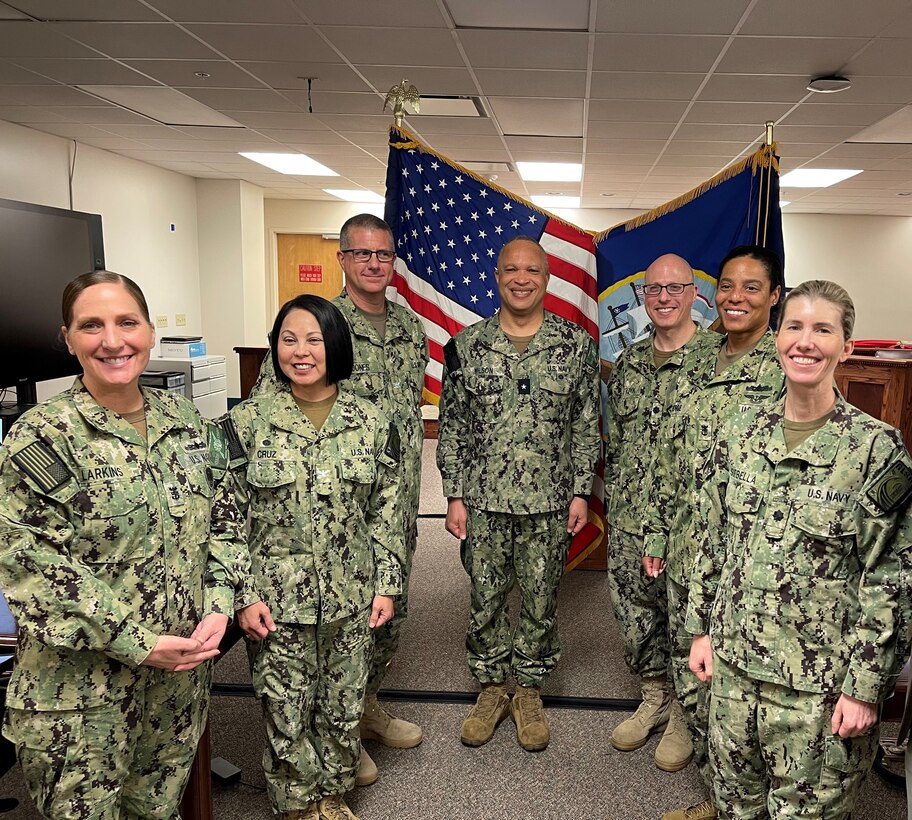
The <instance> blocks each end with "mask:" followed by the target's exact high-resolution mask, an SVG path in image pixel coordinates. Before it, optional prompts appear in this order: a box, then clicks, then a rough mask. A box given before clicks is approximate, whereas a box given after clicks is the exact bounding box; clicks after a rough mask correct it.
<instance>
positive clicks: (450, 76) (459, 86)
mask: <svg viewBox="0 0 912 820" xmlns="http://www.w3.org/2000/svg"><path fill="white" fill-rule="evenodd" d="M355 67H356V68H357V70H358V71H360V72H361V73H362V74H363V75H364V76H365V78H366V79H367V81H368V82H369V83H370V84H371V85H372V86H373V87H374V88H376V89H377V90H378V91H381V92H383V93H384V94H385V93H386V92H387V91H389V90H390V89H391V88H392V87H393V86H395V85H398V84H399V83H400V82H402V80H405V79H407V80H408V82H409V85H414V86H415V87H416V88H417V89H418V92H419V93H420V94H421V95H422V96H425V95H432V96H450V95H455V96H470V95H473V94H477V93H478V92H477V89H476V87H475V83H474V82H473V81H472V75H471V74H470V73H469V71H468V69H465V68H431V67H428V66H409V67H404V66H388V65H384V66H377V65H357V66H355ZM360 90H366V88H365V84H364V82H363V81H361V87H360Z"/></svg>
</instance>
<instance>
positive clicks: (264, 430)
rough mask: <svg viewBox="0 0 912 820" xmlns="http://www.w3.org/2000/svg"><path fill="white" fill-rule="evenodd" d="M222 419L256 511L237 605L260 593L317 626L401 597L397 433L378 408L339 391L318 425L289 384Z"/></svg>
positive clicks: (249, 508)
mask: <svg viewBox="0 0 912 820" xmlns="http://www.w3.org/2000/svg"><path fill="white" fill-rule="evenodd" d="M222 426H223V428H224V430H225V432H226V434H227V436H228V441H229V450H230V455H231V471H232V473H233V475H234V477H235V484H236V486H237V495H238V504H239V506H240V508H241V510H242V512H249V514H250V518H251V531H250V562H251V563H250V566H251V571H250V578H249V579H248V582H247V583H246V584H245V586H244V591H243V592H242V593H241V594H240V596H239V597H240V599H241V600H240V601H239V603H238V606H239V607H244V606H248V605H249V604H252V603H254V602H256V601H258V600H262V601H264V602H265V603H266V604H267V605H268V606H269V609H270V610H271V612H272V616H273V618H274V619H275V620H276V621H281V622H284V623H297V624H315V623H325V622H329V621H333V620H338V619H340V618H345V617H348V616H351V615H354V614H356V613H359V612H361V611H362V610H363V609H364V608H365V607H367V606H369V605H370V603H371V601H372V600H373V597H374V595H398V594H399V592H400V591H401V564H402V560H403V551H404V544H403V528H402V525H401V515H402V513H401V508H400V504H399V500H398V494H399V491H400V486H401V485H400V478H399V472H400V469H399V462H400V453H399V449H400V445H399V435H398V431H397V429H396V428H395V427H394V426H392V425H391V424H390V423H389V422H388V421H387V420H386V416H385V415H384V414H383V413H382V412H381V411H380V410H378V409H377V407H375V406H374V405H373V404H370V403H369V402H367V401H365V400H364V399H362V398H360V397H359V396H355V395H354V394H352V393H350V392H346V391H344V390H340V392H339V394H338V397H337V398H336V402H335V404H334V405H333V408H332V410H331V411H330V414H329V417H328V418H327V419H326V421H325V422H324V424H323V427H322V429H321V430H319V431H318V430H316V429H314V427H313V425H312V424H311V423H310V421H309V420H308V418H307V416H305V415H304V414H303V413H302V412H301V410H300V409H299V408H298V406H297V405H296V404H295V402H294V398H293V397H292V395H291V392H290V390H288V388H287V387H286V388H284V389H283V390H281V391H279V392H275V393H268V394H261V395H259V396H257V397H255V398H251V399H247V401H244V402H241V404H239V405H237V406H236V407H233V408H232V409H231V411H230V412H229V414H228V416H227V417H226V418H225V419H224V420H223V421H222Z"/></svg>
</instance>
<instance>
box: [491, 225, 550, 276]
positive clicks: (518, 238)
mask: <svg viewBox="0 0 912 820" xmlns="http://www.w3.org/2000/svg"><path fill="white" fill-rule="evenodd" d="M514 242H531V243H532V244H533V245H535V246H536V247H537V248H538V250H539V251H540V252H541V257H542V265H544V268H545V273H549V270H548V254H547V253H545V249H544V248H543V247H542V246H541V243H540V242H539V241H538V240H537V239H536V238H535V237H532V236H526V235H525V234H520V235H519V236H514V237H513V238H512V239H511V240H510V241H509V242H505V243H504V245H503V247H502V248H501V249H500V251H499V253H498V254H497V270H500V257H501V256H503V255H504V251H505V250H506V249H507V248H509V247H510V245H512V244H513V243H514Z"/></svg>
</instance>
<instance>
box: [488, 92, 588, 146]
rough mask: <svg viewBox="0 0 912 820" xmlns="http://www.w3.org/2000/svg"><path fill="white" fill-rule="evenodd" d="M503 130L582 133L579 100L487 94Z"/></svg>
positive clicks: (517, 133) (560, 134)
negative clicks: (489, 95) (490, 95)
mask: <svg viewBox="0 0 912 820" xmlns="http://www.w3.org/2000/svg"><path fill="white" fill-rule="evenodd" d="M488 102H490V104H491V107H492V108H493V109H494V115H495V116H496V118H497V121H498V122H499V123H500V127H501V129H502V131H503V132H504V134H512V135H514V136H523V135H545V136H553V137H581V136H582V135H583V102H582V100H565V99H548V100H542V99H528V98H522V97H489V98H488ZM590 116H591V114H590Z"/></svg>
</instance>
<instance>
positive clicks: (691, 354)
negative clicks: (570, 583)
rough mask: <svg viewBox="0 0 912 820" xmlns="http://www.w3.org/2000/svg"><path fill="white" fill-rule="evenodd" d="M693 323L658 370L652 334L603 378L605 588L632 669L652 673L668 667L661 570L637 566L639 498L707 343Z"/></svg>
mask: <svg viewBox="0 0 912 820" xmlns="http://www.w3.org/2000/svg"><path fill="white" fill-rule="evenodd" d="M711 338H713V337H711V336H710V334H709V333H708V332H707V331H705V330H703V329H702V328H700V327H698V328H697V330H696V332H695V333H694V335H693V336H692V337H691V339H690V340H689V341H688V342H687V344H685V345H684V346H683V347H681V348H680V349H678V350H677V351H676V352H675V353H674V355H672V356H671V358H670V359H668V361H667V362H665V363H664V364H663V365H662V367H661V368H660V369H659V370H656V367H655V359H654V355H653V337H650V338H647V339H643V340H642V341H639V342H637V343H636V344H634V345H632V346H631V347H629V348H627V349H626V350H625V351H624V352H623V353H621V355H620V356H619V358H618V360H617V363H616V364H615V366H614V368H613V369H612V371H611V375H610V377H609V379H608V384H607V401H606V403H605V487H606V495H607V496H608V497H607V498H606V505H605V506H606V510H607V512H606V521H607V523H608V527H609V540H608V590H609V594H610V596H611V604H612V607H613V609H614V616H615V618H616V619H617V621H618V624H619V625H620V627H621V633H622V635H623V637H624V660H625V661H626V663H627V667H628V669H630V671H631V672H633V673H634V674H635V675H640V676H641V677H646V678H655V677H660V676H662V675H665V674H666V672H667V668H668V658H669V651H668V614H667V611H666V609H667V604H666V592H665V576H664V575H660V576H659V577H658V578H650V577H649V576H648V575H646V573H645V572H644V571H643V567H642V564H641V559H642V557H643V499H645V498H648V497H649V496H650V492H651V485H652V482H653V481H654V462H655V459H656V454H657V451H658V447H659V431H660V428H661V427H662V425H663V424H665V422H666V421H667V419H668V414H669V408H670V407H671V406H673V405H676V403H677V402H679V400H680V396H681V395H686V393H687V392H689V391H690V390H691V389H692V384H693V379H694V372H695V371H697V372H699V363H700V362H701V360H702V358H703V356H702V355H695V353H697V354H699V353H700V351H703V350H705V349H707V348H708V347H709V345H710V339H711Z"/></svg>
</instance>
